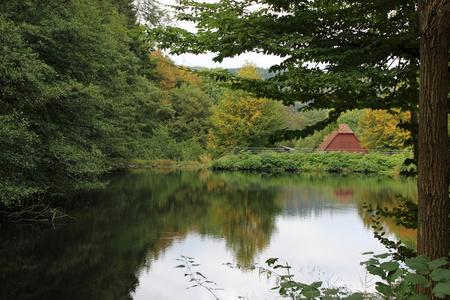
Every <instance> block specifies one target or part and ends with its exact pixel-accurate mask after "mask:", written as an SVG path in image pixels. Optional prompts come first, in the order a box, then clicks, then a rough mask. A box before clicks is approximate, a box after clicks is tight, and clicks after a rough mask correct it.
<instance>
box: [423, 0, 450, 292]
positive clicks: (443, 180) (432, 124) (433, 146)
mask: <svg viewBox="0 0 450 300" xmlns="http://www.w3.org/2000/svg"><path fill="white" fill-rule="evenodd" d="M419 16H420V96H419V162H418V192H419V213H418V214H419V216H418V235H417V253H418V254H426V255H428V256H429V257H430V258H431V259H432V260H434V259H438V258H441V257H447V256H448V254H449V239H448V235H449V231H448V228H449V227H448V212H449V206H448V205H449V179H448V175H449V174H448V164H449V161H448V153H449V149H448V140H447V137H448V128H447V114H448V99H447V95H448V58H449V41H450V0H419ZM419 292H420V293H421V294H425V295H427V296H428V297H429V298H430V299H433V296H432V294H431V289H423V288H420V287H419Z"/></svg>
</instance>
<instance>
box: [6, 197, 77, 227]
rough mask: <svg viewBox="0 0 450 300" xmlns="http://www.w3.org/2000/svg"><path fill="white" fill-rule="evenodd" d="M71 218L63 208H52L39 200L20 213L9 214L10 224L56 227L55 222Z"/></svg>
mask: <svg viewBox="0 0 450 300" xmlns="http://www.w3.org/2000/svg"><path fill="white" fill-rule="evenodd" d="M64 218H71V219H73V217H71V216H69V215H68V214H66V213H65V212H64V209H63V208H61V207H51V206H50V204H45V203H43V202H42V200H39V201H38V202H37V203H36V204H32V205H29V206H26V207H24V208H22V209H21V210H20V211H16V212H12V213H9V214H7V219H8V222H12V223H47V222H48V223H51V224H52V226H55V221H57V220H60V219H64Z"/></svg>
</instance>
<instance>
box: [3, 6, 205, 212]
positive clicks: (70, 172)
mask: <svg viewBox="0 0 450 300" xmlns="http://www.w3.org/2000/svg"><path fill="white" fill-rule="evenodd" d="M148 9H151V10H152V11H148ZM136 10H139V15H140V17H141V18H146V19H148V18H150V16H151V15H152V16H153V17H156V16H159V17H158V18H160V19H159V20H157V19H156V18H153V19H151V18H150V19H151V20H147V21H150V22H151V23H152V24H156V23H158V24H160V23H161V22H162V21H164V20H165V19H166V14H165V13H164V11H162V10H161V9H159V8H158V7H157V5H156V4H155V3H153V2H152V1H146V2H145V3H139V5H138V6H137V7H136V6H135V5H134V4H133V1H129V0H121V1H112V0H111V1H110V0H104V1H87V0H70V1H63V0H56V1H31V0H30V1H19V2H18V1H3V2H2V3H1V4H0V33H1V34H0V45H1V46H0V57H1V60H0V104H1V105H0V107H1V108H0V125H1V126H0V150H1V151H0V164H1V165H2V168H1V169H0V203H2V204H3V205H4V206H6V207H10V208H14V207H20V206H22V205H26V202H27V200H32V199H35V198H38V197H41V196H45V197H46V198H51V197H54V196H58V197H60V196H66V195H69V194H71V193H74V192H78V191H82V190H90V189H93V188H98V187H101V186H103V185H104V183H102V182H101V181H100V180H99V178H101V176H102V175H103V174H105V173H106V172H109V171H110V170H114V169H118V168H123V167H127V166H128V164H129V162H130V159H132V158H133V157H144V158H154V157H168V158H173V159H183V158H187V157H189V158H192V157H194V159H198V155H199V154H201V153H202V152H203V148H204V147H205V144H206V140H207V133H208V128H209V125H208V124H209V115H210V114H211V113H210V111H209V107H210V106H211V104H210V103H209V101H210V100H209V99H210V98H209V96H208V95H206V94H204V93H203V92H202V91H201V90H200V88H199V87H197V86H189V85H188V84H185V85H183V82H189V80H187V79H190V78H189V77H188V78H187V79H185V78H184V77H183V76H184V73H183V72H178V73H176V74H175V75H174V76H172V77H170V78H169V79H167V76H165V75H166V73H167V72H166V73H165V71H166V70H172V69H170V68H169V67H163V68H160V64H159V63H158V62H159V60H158V57H155V56H154V55H153V56H152V55H151V54H152V49H153V47H152V45H151V44H149V43H146V42H143V41H142V39H141V38H140V32H141V31H142V30H141V29H142V28H141V27H140V26H139V25H137V23H136V14H137V13H138V12H137V11H136ZM172 67H173V69H176V67H175V66H172ZM185 73H186V72H185ZM171 74H173V73H171ZM168 81H169V83H170V84H172V83H175V84H172V86H171V90H167V89H165V88H164V87H165V86H164V85H163V84H165V83H167V82H168ZM172 90H173V91H172ZM172 146H173V147H172ZM168 150H169V151H168Z"/></svg>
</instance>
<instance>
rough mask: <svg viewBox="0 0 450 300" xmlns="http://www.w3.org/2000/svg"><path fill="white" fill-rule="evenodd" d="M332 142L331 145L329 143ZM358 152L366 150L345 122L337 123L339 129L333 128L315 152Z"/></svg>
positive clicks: (365, 151)
mask: <svg viewBox="0 0 450 300" xmlns="http://www.w3.org/2000/svg"><path fill="white" fill-rule="evenodd" d="M332 143H333V145H331V144H332ZM341 150H346V151H350V152H360V153H365V154H367V153H368V151H367V150H365V149H363V148H362V147H361V142H360V141H359V139H358V137H357V136H356V135H355V133H354V132H353V131H352V130H351V129H350V127H348V126H347V125H346V124H342V125H339V130H334V131H333V132H332V133H331V134H330V135H329V136H328V137H327V138H326V139H325V140H324V141H323V143H322V144H320V146H319V147H318V148H317V149H316V152H321V151H341Z"/></svg>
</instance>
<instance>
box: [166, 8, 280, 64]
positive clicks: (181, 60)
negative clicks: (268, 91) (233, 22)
mask: <svg viewBox="0 0 450 300" xmlns="http://www.w3.org/2000/svg"><path fill="white" fill-rule="evenodd" d="M159 2H160V3H161V4H168V5H173V4H176V3H175V0H159ZM175 25H176V26H177V27H180V28H184V29H186V30H189V31H192V32H194V31H195V24H193V23H191V22H178V23H176V24H175ZM167 54H168V53H167ZM214 56H215V55H214V53H208V54H199V55H194V54H183V55H179V56H175V55H170V54H169V57H170V58H171V59H172V60H173V61H174V62H175V64H177V65H184V66H187V67H206V68H219V67H220V68H225V69H226V68H240V67H242V65H243V64H244V63H245V61H246V60H248V61H251V62H254V63H255V64H256V65H257V66H258V67H261V68H269V67H270V66H272V65H274V64H278V63H280V62H281V61H282V59H281V58H279V57H276V56H273V55H264V54H259V53H254V52H249V53H245V54H243V55H240V56H237V57H234V58H226V59H224V60H223V62H222V63H216V62H213V60H212V59H213V57H214Z"/></svg>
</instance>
